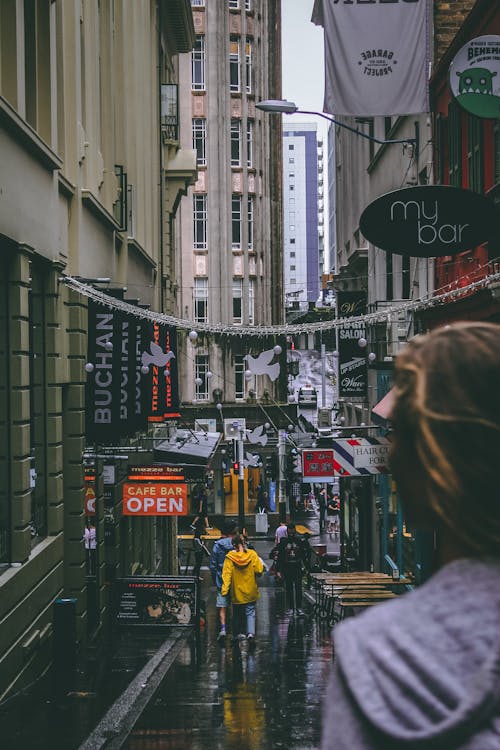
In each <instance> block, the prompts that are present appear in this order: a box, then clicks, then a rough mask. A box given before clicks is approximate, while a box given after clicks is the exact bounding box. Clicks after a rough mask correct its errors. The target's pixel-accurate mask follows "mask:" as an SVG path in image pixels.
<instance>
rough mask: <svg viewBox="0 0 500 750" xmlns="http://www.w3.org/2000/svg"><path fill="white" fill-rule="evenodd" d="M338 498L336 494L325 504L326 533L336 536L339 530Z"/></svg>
mask: <svg viewBox="0 0 500 750" xmlns="http://www.w3.org/2000/svg"><path fill="white" fill-rule="evenodd" d="M339 513H340V499H339V496H338V495H334V496H333V497H331V498H329V500H328V504H327V506H326V514H327V518H328V533H329V534H335V536H337V534H338V532H339Z"/></svg>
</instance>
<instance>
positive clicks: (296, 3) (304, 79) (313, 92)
mask: <svg viewBox="0 0 500 750" xmlns="http://www.w3.org/2000/svg"><path fill="white" fill-rule="evenodd" d="M313 4H314V0H281V15H282V54H283V98H284V99H288V100H290V101H292V102H295V104H297V105H298V107H299V108H300V109H308V110H311V111H315V112H321V111H322V109H323V89H324V60H323V29H322V28H321V26H315V25H314V24H312V23H311V14H312V8H313ZM291 117H293V120H294V122H299V121H301V122H306V121H307V122H311V121H314V120H316V121H317V122H318V126H319V127H320V128H321V131H320V132H322V133H323V134H324V135H325V136H326V131H327V127H328V123H327V122H326V121H325V120H322V119H321V118H313V117H311V116H309V115H291ZM283 120H284V122H286V115H284V116H283Z"/></svg>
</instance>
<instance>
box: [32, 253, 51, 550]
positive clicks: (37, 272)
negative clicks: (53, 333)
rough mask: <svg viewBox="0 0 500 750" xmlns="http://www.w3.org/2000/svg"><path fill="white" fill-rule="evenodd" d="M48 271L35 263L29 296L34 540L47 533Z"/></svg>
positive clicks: (38, 539) (36, 540)
mask: <svg viewBox="0 0 500 750" xmlns="http://www.w3.org/2000/svg"><path fill="white" fill-rule="evenodd" d="M44 308H45V304H44V273H43V271H42V270H41V269H40V268H37V266H36V265H35V264H34V263H31V289H30V291H29V298H28V316H29V350H30V353H31V356H30V358H29V368H30V455H31V465H30V484H31V538H32V543H36V542H39V541H40V539H41V538H43V537H45V536H47V491H46V482H47V472H46V440H47V425H46V415H45V393H46V384H45V361H46V355H45V309H44Z"/></svg>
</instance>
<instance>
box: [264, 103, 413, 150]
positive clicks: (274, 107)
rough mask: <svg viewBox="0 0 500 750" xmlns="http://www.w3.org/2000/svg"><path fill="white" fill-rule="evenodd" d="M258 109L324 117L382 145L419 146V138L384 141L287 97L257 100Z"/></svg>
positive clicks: (285, 113)
mask: <svg viewBox="0 0 500 750" xmlns="http://www.w3.org/2000/svg"><path fill="white" fill-rule="evenodd" d="M255 106H256V107H257V109H260V110H262V112H277V113H279V114H282V115H294V114H300V115H314V116H315V117H322V118H323V119H324V120H328V122H333V123H334V124H335V125H338V126H339V128H345V129H346V130H350V131H351V133H355V134H356V135H359V136H360V137H361V138H366V140H368V141H373V142H374V143H379V144H380V145H384V144H387V143H408V144H410V143H411V144H412V145H413V146H414V147H415V148H417V138H416V137H415V138H393V139H390V140H387V141H383V140H381V139H380V138H375V136H374V135H368V133H364V132H363V131H362V130H360V129H359V128H352V127H351V126H350V125H347V124H346V123H345V122H339V121H338V120H336V119H335V118H334V117H331V116H330V115H325V113H324V112H311V111H309V110H307V109H299V108H298V107H297V105H296V104H295V102H289V101H287V100H286V99H264V101H262V102H257V104H256V105H255Z"/></svg>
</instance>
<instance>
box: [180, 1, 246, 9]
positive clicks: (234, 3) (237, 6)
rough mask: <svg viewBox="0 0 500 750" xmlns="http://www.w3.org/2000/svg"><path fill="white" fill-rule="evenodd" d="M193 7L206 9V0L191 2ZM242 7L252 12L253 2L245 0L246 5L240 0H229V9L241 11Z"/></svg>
mask: <svg viewBox="0 0 500 750" xmlns="http://www.w3.org/2000/svg"><path fill="white" fill-rule="evenodd" d="M191 5H192V6H196V7H198V8H204V7H205V0H191ZM242 6H244V8H245V10H248V11H250V10H252V0H245V2H244V3H243V2H240V0H228V7H229V8H231V9H232V10H239V9H240V7H242Z"/></svg>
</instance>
